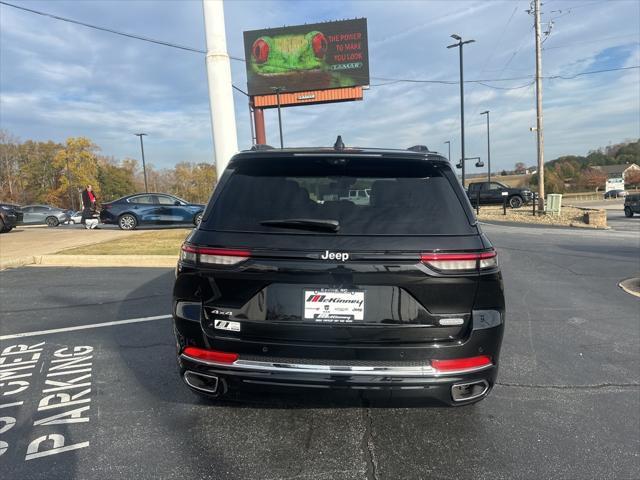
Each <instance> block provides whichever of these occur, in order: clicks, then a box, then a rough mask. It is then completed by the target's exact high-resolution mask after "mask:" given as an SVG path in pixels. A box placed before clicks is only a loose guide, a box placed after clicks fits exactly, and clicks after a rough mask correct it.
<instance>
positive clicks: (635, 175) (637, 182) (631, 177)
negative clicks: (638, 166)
mask: <svg viewBox="0 0 640 480" xmlns="http://www.w3.org/2000/svg"><path fill="white" fill-rule="evenodd" d="M624 183H626V184H627V185H630V186H632V187H636V188H638V186H640V170H631V171H630V172H628V173H627V176H626V177H625V179H624Z"/></svg>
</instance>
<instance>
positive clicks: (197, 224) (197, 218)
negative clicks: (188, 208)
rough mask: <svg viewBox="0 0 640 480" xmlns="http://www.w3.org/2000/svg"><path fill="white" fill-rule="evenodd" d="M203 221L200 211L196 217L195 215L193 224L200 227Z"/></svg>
mask: <svg viewBox="0 0 640 480" xmlns="http://www.w3.org/2000/svg"><path fill="white" fill-rule="evenodd" d="M201 221H202V212H200V213H198V214H197V215H196V216H195V217H193V224H194V225H195V226H196V227H199V226H200V222H201Z"/></svg>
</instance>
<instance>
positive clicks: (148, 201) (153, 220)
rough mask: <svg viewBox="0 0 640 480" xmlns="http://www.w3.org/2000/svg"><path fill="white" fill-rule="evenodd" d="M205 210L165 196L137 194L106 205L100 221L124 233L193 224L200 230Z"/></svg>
mask: <svg viewBox="0 0 640 480" xmlns="http://www.w3.org/2000/svg"><path fill="white" fill-rule="evenodd" d="M203 210H204V205H200V204H195V203H189V202H187V201H185V200H182V199H181V198H178V197H174V196H173V195H168V194H166V193H137V194H135V195H129V196H126V197H122V198H120V199H118V200H114V201H113V202H109V203H103V204H102V208H101V210H100V221H101V222H102V223H115V224H117V225H118V226H119V227H120V228H121V229H122V230H133V229H134V228H136V227H137V226H138V225H142V224H154V225H160V224H164V225H168V224H185V223H190V224H193V225H196V226H197V225H198V224H199V223H200V219H201V218H202V212H203Z"/></svg>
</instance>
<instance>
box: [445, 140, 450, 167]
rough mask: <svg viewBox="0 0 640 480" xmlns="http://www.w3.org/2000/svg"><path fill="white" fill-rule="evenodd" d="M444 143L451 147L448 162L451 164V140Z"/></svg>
mask: <svg viewBox="0 0 640 480" xmlns="http://www.w3.org/2000/svg"><path fill="white" fill-rule="evenodd" d="M444 143H446V144H447V146H448V147H449V155H448V156H447V160H449V163H451V140H447V141H446V142H444Z"/></svg>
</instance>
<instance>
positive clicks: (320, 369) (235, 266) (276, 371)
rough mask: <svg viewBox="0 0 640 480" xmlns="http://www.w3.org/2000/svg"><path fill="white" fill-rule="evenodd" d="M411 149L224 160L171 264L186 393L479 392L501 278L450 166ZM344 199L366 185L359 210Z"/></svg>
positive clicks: (460, 395) (492, 364)
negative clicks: (197, 220)
mask: <svg viewBox="0 0 640 480" xmlns="http://www.w3.org/2000/svg"><path fill="white" fill-rule="evenodd" d="M424 150H425V149H424V148H423V149H422V150H421V149H417V148H413V149H410V150H372V149H369V150H367V149H356V148H344V147H337V148H333V149H329V148H325V149H321V148H315V149H283V150H276V149H266V148H260V149H255V150H252V151H244V152H240V153H239V154H237V155H235V156H234V157H233V158H232V159H231V161H230V163H229V166H228V167H227V169H226V170H225V172H224V174H223V175H222V177H221V179H220V182H219V184H218V186H217V188H216V189H215V191H214V193H213V196H212V197H211V199H210V201H209V204H208V205H207V207H206V210H205V212H204V217H203V219H202V222H201V224H200V225H199V227H198V228H197V229H195V230H193V232H192V233H191V234H190V235H189V236H188V237H187V239H186V241H185V243H184V244H183V246H182V250H181V255H180V260H179V262H178V266H177V270H176V282H175V286H174V292H173V316H174V327H175V334H176V340H177V348H178V363H179V367H180V373H181V375H182V377H183V379H184V381H185V382H186V383H187V385H189V386H190V387H191V388H192V389H193V390H194V391H197V392H200V393H204V394H207V395H210V396H223V395H224V394H226V393H227V392H228V391H230V390H235V389H241V390H250V389H251V388H253V389H258V390H266V389H271V387H278V388H279V387H283V388H289V389H295V388H297V389H307V391H309V392H313V391H317V389H318V388H325V389H327V388H332V389H356V390H360V391H365V394H368V393H374V392H375V393H377V394H381V393H382V394H383V395H388V396H393V397H396V396H402V395H407V396H413V397H416V396H417V397H421V398H426V397H428V398H430V399H435V400H438V401H440V402H444V403H445V404H448V405H465V404H469V403H473V402H476V401H479V400H480V399H482V398H483V397H485V396H486V395H487V393H488V392H489V391H490V390H491V388H492V386H493V384H494V382H495V379H496V375H497V371H498V358H499V353H500V344H501V341H502V334H503V328H504V315H505V311H504V308H505V306H504V296H503V287H502V276H501V273H500V270H499V267H498V263H497V258H496V252H495V250H494V249H493V247H492V245H491V243H490V242H489V240H488V239H487V237H486V236H485V235H484V234H483V233H482V231H481V230H480V228H479V226H478V224H477V222H476V219H475V217H474V213H473V210H472V209H471V206H470V204H469V200H468V199H467V196H466V195H465V192H464V190H463V189H462V187H461V185H460V183H459V182H458V180H457V179H456V177H455V175H454V173H453V171H452V170H451V167H450V165H449V163H448V162H447V160H446V159H445V158H444V157H442V156H441V155H439V154H437V153H435V152H429V151H424ZM354 189H357V190H369V191H370V196H369V198H368V202H366V203H363V202H359V203H357V204H356V203H353V202H351V201H350V200H347V199H346V198H348V192H349V191H350V190H354ZM240 387H242V388H240ZM313 388H315V389H316V390H313Z"/></svg>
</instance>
